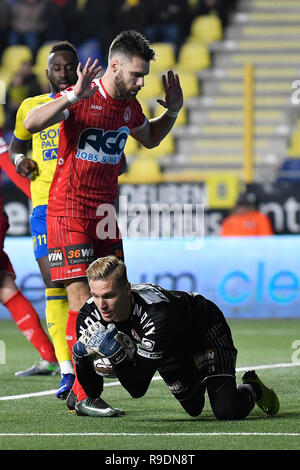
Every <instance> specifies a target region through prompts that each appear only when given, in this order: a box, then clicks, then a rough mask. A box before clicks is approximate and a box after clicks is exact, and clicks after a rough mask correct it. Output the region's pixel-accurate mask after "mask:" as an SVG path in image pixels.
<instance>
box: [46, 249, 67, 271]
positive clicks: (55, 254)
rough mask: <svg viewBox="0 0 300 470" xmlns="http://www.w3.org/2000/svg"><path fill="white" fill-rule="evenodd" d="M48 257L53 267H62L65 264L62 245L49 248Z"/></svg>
mask: <svg viewBox="0 0 300 470" xmlns="http://www.w3.org/2000/svg"><path fill="white" fill-rule="evenodd" d="M48 259H49V263H50V267H51V268H61V267H62V266H64V265H65V260H64V256H63V251H62V248H61V247H57V248H49V249H48Z"/></svg>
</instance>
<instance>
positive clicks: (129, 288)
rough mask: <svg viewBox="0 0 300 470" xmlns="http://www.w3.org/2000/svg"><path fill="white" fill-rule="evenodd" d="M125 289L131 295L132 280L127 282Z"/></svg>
mask: <svg viewBox="0 0 300 470" xmlns="http://www.w3.org/2000/svg"><path fill="white" fill-rule="evenodd" d="M125 289H126V293H127V294H128V295H130V294H131V284H130V282H127V284H126V286H125Z"/></svg>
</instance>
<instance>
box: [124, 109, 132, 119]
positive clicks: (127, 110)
mask: <svg viewBox="0 0 300 470" xmlns="http://www.w3.org/2000/svg"><path fill="white" fill-rule="evenodd" d="M130 118H131V109H130V106H127V108H126V109H125V112H124V121H125V122H128V121H129V120H130Z"/></svg>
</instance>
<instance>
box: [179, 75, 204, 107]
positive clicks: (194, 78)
mask: <svg viewBox="0 0 300 470" xmlns="http://www.w3.org/2000/svg"><path fill="white" fill-rule="evenodd" d="M180 84H181V87H182V91H183V96H184V99H185V100H187V99H189V98H191V97H196V96H199V95H200V84H199V79H198V75H197V72H195V71H190V72H189V71H182V72H181V73H180Z"/></svg>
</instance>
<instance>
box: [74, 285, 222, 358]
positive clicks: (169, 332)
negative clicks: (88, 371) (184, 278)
mask: <svg viewBox="0 0 300 470" xmlns="http://www.w3.org/2000/svg"><path fill="white" fill-rule="evenodd" d="M132 301H133V307H132V314H131V317H130V319H128V320H126V321H124V322H120V323H115V325H116V327H117V328H118V330H119V331H122V332H124V333H126V334H127V335H129V336H130V337H131V338H132V339H133V340H134V341H135V343H136V344H137V355H138V356H140V357H143V358H145V359H150V360H157V361H158V362H161V361H164V359H169V358H170V357H171V356H178V355H181V356H182V355H190V354H193V353H195V352H199V351H204V350H206V349H208V348H210V347H211V346H212V342H211V331H212V327H213V330H214V331H215V335H216V337H217V336H218V332H219V331H222V332H224V328H225V331H226V332H227V333H228V335H229V336H231V334H230V330H229V327H228V326H227V323H226V321H225V318H224V316H223V314H222V312H221V311H220V310H219V309H218V307H217V306H216V305H215V304H214V303H213V302H211V301H210V300H208V299H206V298H205V297H203V296H202V295H200V294H197V293H194V292H184V291H175V290H166V289H163V288H162V287H160V286H158V285H156V284H134V285H132ZM94 321H101V323H103V324H104V325H106V322H105V321H104V320H102V318H101V315H100V312H99V310H98V309H97V307H96V305H95V303H94V302H93V299H92V298H91V299H89V300H88V301H87V302H86V304H85V305H84V306H83V308H82V309H81V311H80V312H79V315H78V320H77V337H79V336H80V335H81V334H82V332H83V330H84V329H85V328H87V327H88V326H89V325H90V324H91V323H93V322H94Z"/></svg>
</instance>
